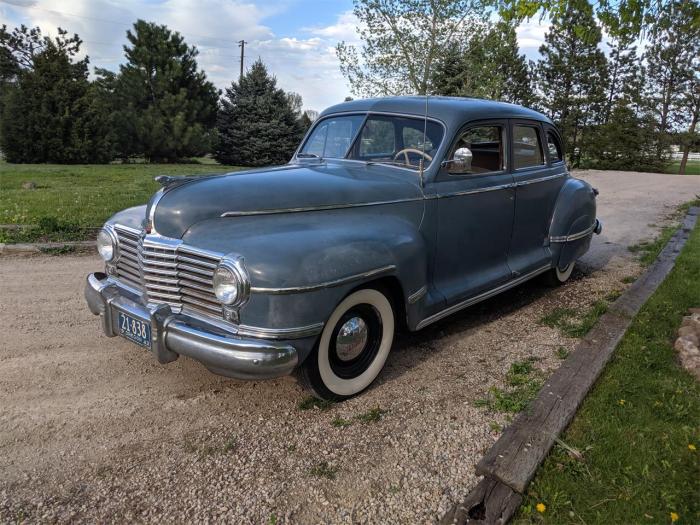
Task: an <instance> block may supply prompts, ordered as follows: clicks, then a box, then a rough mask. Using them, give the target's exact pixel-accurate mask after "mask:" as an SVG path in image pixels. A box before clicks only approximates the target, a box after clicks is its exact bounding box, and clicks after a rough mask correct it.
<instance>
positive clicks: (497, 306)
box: [377, 265, 595, 384]
mask: <svg viewBox="0 0 700 525" xmlns="http://www.w3.org/2000/svg"><path fill="white" fill-rule="evenodd" d="M594 271H595V268H594V267H592V266H588V265H581V267H579V266H577V267H576V268H575V269H574V272H573V273H572V275H571V278H570V281H569V282H574V281H579V280H581V279H585V278H586V277H588V276H589V275H590V274H592V273H593V272H594ZM566 287H567V285H564V286H563V287H561V288H552V287H550V286H547V285H545V284H543V282H542V279H541V277H538V278H535V279H532V280H531V281H528V282H525V283H523V284H521V285H520V286H516V287H515V288H513V289H511V290H508V291H506V292H503V293H500V294H498V295H496V296H494V297H492V298H490V299H487V300H485V301H483V302H481V303H478V304H475V305H474V306H471V307H468V308H465V309H464V310H462V311H460V312H457V313H454V314H452V315H450V316H448V317H446V318H444V319H441V320H440V321H437V322H436V323H434V324H432V325H430V326H428V327H426V328H424V329H423V330H421V331H419V332H404V333H400V334H397V336H396V339H395V340H394V346H393V348H392V351H391V353H390V354H389V359H388V361H387V366H386V368H385V369H384V371H383V372H382V373H381V374H380V376H379V377H378V378H377V384H381V383H384V382H387V381H391V380H393V379H395V378H397V377H399V376H401V374H403V373H404V372H405V371H406V370H408V369H410V368H412V367H414V366H416V365H418V364H420V363H421V362H423V361H424V360H427V359H430V358H431V356H433V355H435V354H436V353H438V352H440V351H441V345H440V341H442V340H443V339H446V338H448V337H451V336H454V335H459V334H464V335H466V334H467V333H468V332H469V331H470V330H474V329H477V330H478V329H479V327H481V326H482V325H484V324H487V323H489V322H491V321H493V320H495V319H498V318H499V317H502V316H504V315H508V314H511V313H513V312H516V311H518V310H520V309H521V308H525V307H527V306H529V305H530V304H532V303H533V302H535V301H537V300H538V299H540V298H541V297H543V296H545V295H548V294H553V293H556V291H557V290H562V291H565V290H566Z"/></svg>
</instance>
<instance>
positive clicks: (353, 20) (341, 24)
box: [304, 11, 359, 42]
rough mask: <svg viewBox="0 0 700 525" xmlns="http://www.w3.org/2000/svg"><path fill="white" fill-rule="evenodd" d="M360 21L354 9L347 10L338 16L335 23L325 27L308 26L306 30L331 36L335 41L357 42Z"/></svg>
mask: <svg viewBox="0 0 700 525" xmlns="http://www.w3.org/2000/svg"><path fill="white" fill-rule="evenodd" d="M358 24H359V21H358V20H357V17H355V14H354V13H353V12H352V11H345V12H344V13H341V14H340V15H339V16H338V19H337V20H336V22H335V24H332V25H329V26H325V27H307V28H304V30H305V31H307V32H308V33H311V34H312V35H317V36H320V37H323V38H330V39H333V40H335V41H338V42H340V41H343V40H344V41H345V42H356V41H357V40H358V36H357V26H358Z"/></svg>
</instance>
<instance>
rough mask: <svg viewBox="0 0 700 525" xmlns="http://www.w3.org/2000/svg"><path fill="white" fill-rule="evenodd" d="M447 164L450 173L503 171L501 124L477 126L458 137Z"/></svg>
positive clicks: (504, 164) (503, 157) (465, 173)
mask: <svg viewBox="0 0 700 525" xmlns="http://www.w3.org/2000/svg"><path fill="white" fill-rule="evenodd" d="M449 158H450V159H451V160H450V161H449V163H448V165H447V171H448V172H449V173H450V174H451V175H471V174H482V173H491V172H496V171H503V170H505V168H506V163H505V154H504V148H503V128H502V127H501V126H477V127H474V128H470V129H468V130H467V131H465V132H464V133H462V135H461V136H460V137H459V139H458V140H457V144H456V145H455V147H454V148H453V149H452V154H451V155H450V157H449Z"/></svg>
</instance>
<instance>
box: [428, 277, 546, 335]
mask: <svg viewBox="0 0 700 525" xmlns="http://www.w3.org/2000/svg"><path fill="white" fill-rule="evenodd" d="M551 267H552V266H551V265H549V264H547V265H546V266H541V267H540V268H537V269H536V270H534V271H532V272H530V273H526V274H525V275H521V276H520V277H518V278H516V279H512V280H510V281H508V282H506V283H503V284H502V285H500V286H497V287H496V288H492V289H491V290H486V291H485V292H482V293H480V294H479V295H475V296H474V297H470V298H469V299H466V300H464V301H462V302H459V303H457V304H454V305H452V306H449V307H447V308H445V309H444V310H441V311H440V312H438V313H436V314H433V315H431V316H430V317H426V318H425V319H423V320H422V321H421V322H420V323H418V325H417V326H416V330H420V329H421V328H425V327H426V326H428V325H429V324H433V323H434V322H436V321H439V320H440V319H443V318H445V317H447V316H448V315H450V314H453V313H455V312H458V311H459V310H462V309H464V308H467V307H468V306H471V305H473V304H476V303H479V302H481V301H484V300H486V299H488V298H489V297H493V296H494V295H497V294H499V293H501V292H504V291H506V290H508V289H509V288H513V287H515V286H517V285H519V284H521V283H523V282H525V281H527V280H529V279H531V278H532V277H535V276H536V275H539V274H541V273H544V272H546V271H547V270H549V269H550V268H551Z"/></svg>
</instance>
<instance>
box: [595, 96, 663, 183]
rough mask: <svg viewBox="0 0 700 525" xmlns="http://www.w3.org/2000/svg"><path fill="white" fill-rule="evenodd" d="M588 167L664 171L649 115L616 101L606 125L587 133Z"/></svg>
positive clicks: (624, 100) (654, 128)
mask: <svg viewBox="0 0 700 525" xmlns="http://www.w3.org/2000/svg"><path fill="white" fill-rule="evenodd" d="M586 136H587V144H586V151H587V157H588V159H587V162H586V167H590V168H595V169H605V170H625V171H654V172H658V171H663V169H664V166H665V161H664V159H663V158H662V157H659V156H658V155H657V153H656V143H657V137H658V134H657V133H656V127H655V124H654V119H653V117H652V116H651V115H649V114H641V115H640V114H637V112H636V111H635V110H634V109H633V106H632V104H630V102H629V100H627V99H625V98H621V99H618V100H617V101H615V103H614V105H613V107H612V109H611V111H610V114H609V118H608V120H607V122H605V123H604V124H601V125H598V126H593V127H592V128H591V129H589V130H588V133H587V134H586Z"/></svg>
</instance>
